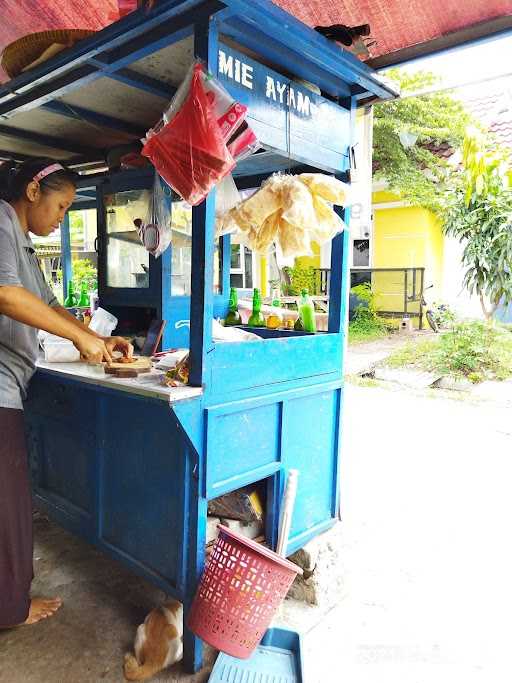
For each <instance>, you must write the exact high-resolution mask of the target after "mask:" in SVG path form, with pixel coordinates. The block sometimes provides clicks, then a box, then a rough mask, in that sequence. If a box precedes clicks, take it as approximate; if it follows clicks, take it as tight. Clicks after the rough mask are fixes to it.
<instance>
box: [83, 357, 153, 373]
mask: <svg viewBox="0 0 512 683" xmlns="http://www.w3.org/2000/svg"><path fill="white" fill-rule="evenodd" d="M133 358H134V360H133V362H132V363H119V362H115V361H114V362H113V363H112V364H111V365H107V364H106V363H102V365H103V367H104V369H105V373H106V374H107V375H113V376H114V377H137V375H140V374H141V373H143V372H150V371H151V367H152V364H151V358H146V357H145V356H134V357H133ZM84 362H87V361H84ZM93 365H97V363H93Z"/></svg>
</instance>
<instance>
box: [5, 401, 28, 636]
mask: <svg viewBox="0 0 512 683" xmlns="http://www.w3.org/2000/svg"><path fill="white" fill-rule="evenodd" d="M32 553H33V537H32V498H31V493H30V482H29V474H28V459H27V445H26V440H25V424H24V416H23V411H22V410H14V409H11V408H0V627H4V628H5V627H9V626H15V625H16V624H21V623H23V622H24V621H25V620H26V618H27V616H28V610H29V606H30V597H29V594H30V584H31V582H32V578H33V570H32V566H33V565H32Z"/></svg>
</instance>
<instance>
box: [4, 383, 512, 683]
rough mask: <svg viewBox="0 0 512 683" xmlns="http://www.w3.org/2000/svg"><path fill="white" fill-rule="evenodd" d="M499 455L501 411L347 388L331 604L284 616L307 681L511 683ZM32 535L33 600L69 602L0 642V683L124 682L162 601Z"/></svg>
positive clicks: (502, 449)
mask: <svg viewBox="0 0 512 683" xmlns="http://www.w3.org/2000/svg"><path fill="white" fill-rule="evenodd" d="M432 395H435V396H436V397H437V398H431V396H432ZM511 445H512V422H511V420H510V407H508V408H507V407H506V406H505V404H495V403H484V404H475V403H471V402H468V401H464V400H451V399H447V398H444V397H443V396H442V394H440V393H439V392H438V393H437V394H433V392H430V393H429V394H419V393H417V392H416V393H415V392H405V391H403V390H398V389H396V388H390V389H383V388H380V387H373V386H369V387H361V386H352V385H348V386H347V388H346V415H345V441H344V456H343V472H342V473H343V484H342V501H343V522H342V524H343V534H342V537H343V562H342V566H340V568H339V569H340V572H341V573H342V574H343V576H344V579H345V591H344V598H343V599H342V601H341V602H340V604H339V605H338V606H337V607H335V608H334V609H333V610H332V611H331V612H330V613H329V614H328V615H327V617H325V618H323V619H322V620H321V621H320V623H318V622H319V618H320V615H319V614H318V611H317V610H315V609H314V608H303V609H302V610H298V611H297V613H296V616H293V614H294V612H293V609H291V606H290V605H288V606H287V609H286V610H285V612H287V617H288V619H290V618H292V619H296V623H297V625H298V627H299V628H300V629H301V630H302V631H303V632H304V634H305V646H306V683H331V682H332V683H338V682H339V683H342V682H343V683H345V682H346V683H388V681H389V683H391V682H392V683H444V682H445V681H446V682H448V681H456V682H458V681H463V682H464V683H473V681H475V682H478V683H510V681H511V680H512V663H511V662H510V655H509V652H510V614H512V590H511V589H510V577H511V576H512V559H511V556H512V554H511V553H510V552H509V545H510V520H511V519H512V496H511V495H510V489H511V486H512V448H511ZM36 531H37V534H36V536H37V547H36V554H35V557H36V563H35V564H36V573H37V580H36V584H35V588H36V590H38V591H44V592H48V591H54V590H58V592H59V593H60V594H61V595H62V596H63V598H64V599H65V601H66V604H65V607H64V608H63V609H62V612H61V614H60V615H59V617H58V619H52V620H49V621H48V622H46V623H43V624H41V625H38V626H36V627H30V628H24V629H18V630H16V631H10V632H6V633H2V634H0V683H46V682H47V681H52V683H82V682H85V681H87V682H89V681H91V682H94V683H96V682H106V683H118V682H120V681H122V676H121V669H120V667H121V661H122V656H123V653H124V651H125V650H126V649H127V648H129V647H130V645H131V642H132V638H133V633H134V629H135V627H136V625H137V624H138V623H139V622H140V621H141V620H142V618H143V617H144V615H145V613H146V612H147V611H148V610H149V609H150V608H151V606H152V605H153V604H155V602H158V601H159V600H160V599H161V594H160V593H159V592H158V591H154V590H152V589H151V588H150V587H149V586H147V585H146V584H144V583H143V582H142V581H139V580H138V579H135V578H133V577H131V576H130V575H129V574H128V573H127V572H125V571H124V570H123V569H121V568H120V567H119V566H118V565H117V564H115V563H114V562H111V561H110V560H107V559H105V558H103V557H102V556H101V555H99V554H98V553H96V552H95V551H93V550H91V549H90V548H89V547H88V546H87V545H86V544H83V543H81V542H80V541H78V540H76V539H74V538H72V537H71V536H69V535H67V534H65V533H64V532H62V531H60V530H59V529H57V528H56V527H54V526H52V525H50V524H48V523H47V522H45V521H44V520H40V521H38V522H37V525H36ZM290 615H292V616H291V617H290ZM285 616H286V615H285ZM207 677H208V669H206V670H205V671H204V672H202V673H201V674H200V675H199V676H197V677H196V678H195V679H191V678H190V677H184V676H181V675H180V672H179V668H176V669H171V670H170V671H169V672H167V673H166V674H164V675H162V676H160V677H159V678H157V679H154V680H156V681H160V682H161V683H163V682H164V681H165V682H166V683H170V682H171V681H178V680H179V681H183V682H185V681H187V682H188V683H191V681H192V680H194V681H196V682H197V683H200V682H202V681H205V680H206V679H207Z"/></svg>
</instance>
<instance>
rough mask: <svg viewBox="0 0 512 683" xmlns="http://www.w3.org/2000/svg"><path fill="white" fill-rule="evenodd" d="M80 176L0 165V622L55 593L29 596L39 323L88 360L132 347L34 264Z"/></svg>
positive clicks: (46, 162)
mask: <svg viewBox="0 0 512 683" xmlns="http://www.w3.org/2000/svg"><path fill="white" fill-rule="evenodd" d="M77 178H78V176H77V175H76V174H75V173H73V172H71V171H69V170H68V169H66V168H65V167H64V166H62V165H61V164H59V163H56V162H53V161H52V160H50V159H33V160H30V161H25V162H24V163H22V164H21V165H20V166H19V167H16V166H15V165H13V164H12V163H6V164H3V165H2V166H1V167H0V198H1V199H0V628H9V627H12V626H16V625H18V624H34V623H36V622H37V621H39V620H41V619H44V618H46V617H49V616H51V615H52V614H53V613H54V612H56V611H57V609H58V608H59V607H60V605H61V601H60V599H59V598H52V599H43V598H32V599H31V598H30V584H31V581H32V578H33V573H32V552H33V547H32V502H31V494H30V484H29V476H28V463H27V448H26V443H25V431H24V421H23V401H24V399H25V398H26V395H27V389H28V385H29V381H30V378H31V377H32V375H33V373H34V370H35V361H36V358H37V353H38V340H37V331H38V330H45V331H46V332H50V333H51V334H55V335H58V336H60V337H65V338H66V339H69V340H70V341H71V342H73V344H74V345H75V347H76V348H77V349H78V351H79V352H80V354H81V356H82V358H84V359H85V360H89V361H96V362H98V361H102V360H105V361H107V362H110V361H111V354H112V352H113V351H114V350H119V351H122V352H123V353H124V354H125V355H128V356H130V355H131V354H132V347H131V345H130V344H129V343H128V342H127V341H126V340H124V339H122V338H121V337H109V338H101V337H99V336H98V335H96V334H95V333H94V332H92V331H91V330H89V329H88V328H87V327H86V326H85V325H84V324H83V323H81V322H79V321H78V320H76V319H75V318H74V317H73V316H72V315H71V314H70V313H68V311H66V310H65V309H64V308H63V307H62V306H60V305H59V303H58V301H57V299H56V298H55V296H54V295H53V293H52V291H51V290H50V288H49V287H48V285H47V284H46V282H45V279H44V276H43V273H42V271H41V269H40V267H39V263H38V261H37V257H36V254H35V250H34V245H33V243H32V241H31V239H30V237H29V233H33V234H34V235H37V236H39V237H46V236H48V235H50V233H52V232H53V231H54V230H56V229H57V228H58V227H59V224H60V223H61V221H62V220H63V218H64V215H65V213H66V211H67V210H68V209H69V207H70V206H71V204H72V203H73V201H74V198H75V187H76V180H77Z"/></svg>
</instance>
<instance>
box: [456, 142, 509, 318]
mask: <svg viewBox="0 0 512 683" xmlns="http://www.w3.org/2000/svg"><path fill="white" fill-rule="evenodd" d="M510 168H511V167H510V159H509V158H508V157H507V154H506V153H505V152H503V151H500V150H498V149H497V148H496V146H494V148H492V147H489V144H488V142H487V141H486V140H485V138H484V137H483V136H481V135H480V134H479V133H478V131H476V130H471V131H469V132H468V136H467V137H466V140H465V141H464V147H463V170H462V172H461V173H459V174H457V175H456V176H454V178H453V187H452V189H451V191H450V192H449V193H448V195H447V200H448V201H447V211H446V213H445V221H444V230H445V232H446V234H447V235H452V236H454V237H456V238H457V239H459V240H460V241H461V242H462V243H463V244H464V251H463V255H462V264H463V266H464V267H465V268H466V272H465V275H464V285H465V287H466V288H467V289H468V291H469V292H470V293H475V294H477V295H478V296H479V297H480V301H481V304H482V310H483V312H484V315H485V317H486V318H487V319H489V318H491V317H492V315H493V313H494V312H495V310H496V308H497V307H498V305H499V304H500V303H503V304H505V305H508V304H509V303H511V302H512V188H511V179H512V178H511V171H510ZM485 298H487V299H488V300H489V301H490V304H491V307H490V308H487V306H486V301H485Z"/></svg>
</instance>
